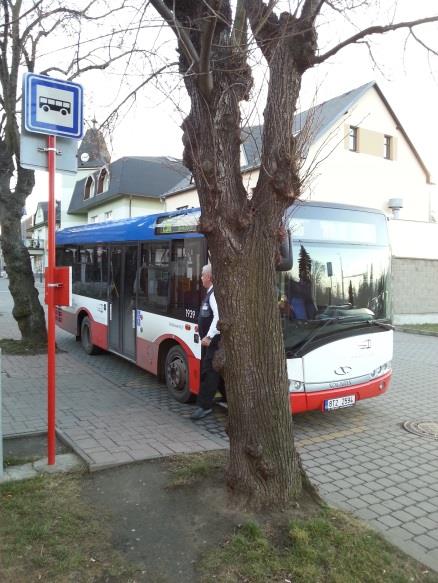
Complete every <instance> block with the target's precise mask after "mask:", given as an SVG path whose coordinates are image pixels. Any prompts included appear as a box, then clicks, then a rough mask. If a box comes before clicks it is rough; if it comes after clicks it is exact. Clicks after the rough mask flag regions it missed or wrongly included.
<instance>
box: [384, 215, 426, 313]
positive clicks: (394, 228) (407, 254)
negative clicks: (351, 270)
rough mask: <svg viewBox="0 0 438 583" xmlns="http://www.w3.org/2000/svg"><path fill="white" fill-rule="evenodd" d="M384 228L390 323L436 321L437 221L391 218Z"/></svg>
mask: <svg viewBox="0 0 438 583" xmlns="http://www.w3.org/2000/svg"><path fill="white" fill-rule="evenodd" d="M388 227H389V233H390V239H391V247H392V295H393V320H394V323H395V324H417V323H419V324H421V323H429V322H438V293H437V282H438V224H437V223H426V222H421V221H401V220H393V221H389V223H388Z"/></svg>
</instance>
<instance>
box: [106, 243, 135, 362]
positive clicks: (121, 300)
mask: <svg viewBox="0 0 438 583" xmlns="http://www.w3.org/2000/svg"><path fill="white" fill-rule="evenodd" d="M137 255H138V247H137V245H128V246H112V247H111V250H110V285H109V298H108V299H109V322H108V328H109V332H108V334H109V337H108V346H109V348H110V349H111V350H113V351H114V352H117V353H118V354H121V355H123V356H126V357H127V358H129V359H131V360H135V353H136V350H135V346H136V342H135V334H136V328H135V307H136V306H135V300H136V298H135V276H136V272H137Z"/></svg>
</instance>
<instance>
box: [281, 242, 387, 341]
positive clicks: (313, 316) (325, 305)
mask: <svg viewBox="0 0 438 583" xmlns="http://www.w3.org/2000/svg"><path fill="white" fill-rule="evenodd" d="M293 251H294V264H293V267H292V269H291V270H290V271H288V272H280V273H279V274H278V280H277V281H278V289H277V293H278V298H277V299H278V305H279V309H280V315H281V320H282V327H283V333H284V341H285V347H286V351H290V350H292V349H293V348H295V347H299V345H300V344H302V343H303V342H305V341H306V339H307V338H308V337H309V335H312V339H313V338H315V339H320V338H321V337H322V336H331V335H333V334H334V333H338V332H340V331H342V330H346V329H347V328H351V327H357V326H360V324H361V323H362V325H368V324H367V323H368V322H369V321H373V320H380V321H381V320H386V319H387V318H388V317H389V306H388V300H387V293H386V288H387V279H388V267H389V253H388V249H387V248H386V247H374V246H360V245H346V244H342V245H336V244H321V243H312V242H304V241H303V242H295V243H294V246H293ZM327 320H330V322H327ZM325 324H328V325H325Z"/></svg>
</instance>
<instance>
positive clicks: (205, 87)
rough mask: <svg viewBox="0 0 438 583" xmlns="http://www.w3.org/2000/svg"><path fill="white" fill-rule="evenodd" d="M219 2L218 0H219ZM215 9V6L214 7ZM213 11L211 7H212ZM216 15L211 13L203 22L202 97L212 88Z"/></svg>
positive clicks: (200, 63) (200, 83)
mask: <svg viewBox="0 0 438 583" xmlns="http://www.w3.org/2000/svg"><path fill="white" fill-rule="evenodd" d="M219 4H220V0H219ZM214 9H216V6H215V8H214ZM212 11H213V8H212ZM216 22H217V16H216V14H212V15H211V16H208V17H207V18H206V19H205V20H204V22H203V31H202V34H201V54H200V58H199V75H200V77H199V89H200V90H201V91H202V93H203V95H204V97H207V98H208V97H209V96H210V95H211V92H212V90H213V74H212V72H211V68H210V54H211V43H212V41H213V35H214V30H215V28H216Z"/></svg>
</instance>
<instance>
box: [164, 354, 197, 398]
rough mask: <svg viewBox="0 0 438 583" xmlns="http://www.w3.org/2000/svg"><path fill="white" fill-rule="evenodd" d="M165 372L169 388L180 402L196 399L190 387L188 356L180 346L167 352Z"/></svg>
mask: <svg viewBox="0 0 438 583" xmlns="http://www.w3.org/2000/svg"><path fill="white" fill-rule="evenodd" d="M164 374H165V379H166V385H167V388H168V390H169V393H170V394H171V395H172V397H173V398H174V399H176V400H177V401H179V402H180V403H189V402H190V401H192V400H193V399H194V397H195V396H194V395H193V393H191V392H190V389H189V367H188V365H187V358H186V355H185V353H184V350H183V349H182V348H181V347H180V346H174V347H173V348H171V349H170V350H169V352H168V353H167V356H166V363H165V365H164Z"/></svg>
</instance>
